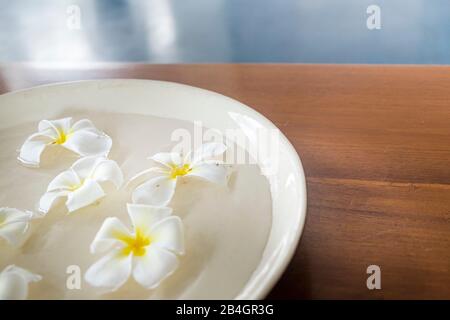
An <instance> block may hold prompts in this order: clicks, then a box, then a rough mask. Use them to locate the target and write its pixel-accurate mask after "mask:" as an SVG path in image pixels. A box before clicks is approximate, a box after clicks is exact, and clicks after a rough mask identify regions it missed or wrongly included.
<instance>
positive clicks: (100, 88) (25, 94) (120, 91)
mask: <svg viewBox="0 0 450 320" xmlns="http://www.w3.org/2000/svg"><path fill="white" fill-rule="evenodd" d="M94 101H95V103H93V102H94ZM130 101H132V103H130ZM148 101H152V103H151V104H149V103H148ZM68 104H70V105H72V106H77V105H93V104H94V105H95V108H96V109H97V110H98V111H102V110H104V111H110V112H124V109H123V108H124V105H126V106H127V109H126V112H129V113H136V114H145V115H153V116H159V117H167V118H175V119H181V120H187V121H198V120H201V121H202V123H203V125H204V126H205V127H209V128H217V129H219V130H221V131H226V129H238V130H243V132H244V133H245V135H246V137H247V138H248V141H247V143H248V144H250V145H251V144H252V143H255V141H254V137H253V136H252V134H253V133H252V132H254V130H256V129H261V128H265V129H268V130H274V129H276V127H275V125H274V124H273V123H272V122H270V121H269V120H268V119H266V118H265V117H263V116H262V115H261V114H259V113H258V112H256V111H255V110H253V109H251V108H249V107H247V106H245V105H243V104H242V103H240V102H238V101H236V100H233V99H230V98H228V97H225V96H223V95H220V94H218V93H214V92H211V91H207V90H203V89H199V88H194V87H191V86H187V85H182V84H177V83H171V82H162V81H151V80H126V79H124V80H93V81H79V82H71V83H62V84H54V85H46V86H39V87H35V88H31V89H26V90H22V91H17V92H12V93H8V94H4V95H1V96H0V106H1V117H0V127H1V128H5V127H7V126H11V125H15V124H20V123H22V122H25V121H35V120H36V119H51V118H54V116H55V115H56V114H58V112H59V111H61V109H62V108H63V107H65V108H67V107H68V106H69V105H68ZM30 106H32V107H30ZM161 106H163V107H161ZM279 138H280V139H279V144H278V148H277V153H276V154H274V155H273V156H274V157H275V158H274V159H276V160H277V161H272V162H271V159H264V161H265V163H264V164H262V163H259V164H260V165H261V166H267V165H268V164H269V165H272V166H274V167H272V168H275V169H276V170H275V171H274V172H276V173H275V174H273V175H271V176H270V179H269V181H270V184H271V194H272V204H273V208H272V214H273V217H272V227H271V231H270V235H269V239H268V241H267V245H266V247H265V249H264V253H263V257H262V259H261V261H260V263H259V265H258V267H257V268H256V269H255V270H254V272H253V274H252V276H251V278H250V279H249V281H248V282H247V284H246V285H245V286H244V287H243V288H242V290H241V291H240V293H239V294H238V295H237V296H236V298H237V299H261V298H264V297H265V296H266V295H267V294H268V293H269V291H270V290H271V288H272V287H273V286H274V285H275V284H276V282H277V281H278V279H279V278H280V276H281V275H282V273H283V271H284V270H285V268H286V267H287V265H288V263H289V261H290V260H291V258H292V256H293V254H294V252H295V249H296V247H297V243H298V241H299V238H300V235H301V233H302V229H303V225H304V222H305V216H306V184H305V176H304V172H303V168H302V165H301V162H300V159H299V157H298V155H297V153H296V151H295V149H294V148H293V147H292V145H291V144H290V143H289V141H288V139H287V138H286V137H285V136H284V135H283V134H281V133H280V135H279ZM258 143H261V141H259V142H258ZM263 143H265V142H264V141H263ZM267 143H268V141H267Z"/></svg>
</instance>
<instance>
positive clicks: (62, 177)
mask: <svg viewBox="0 0 450 320" xmlns="http://www.w3.org/2000/svg"><path fill="white" fill-rule="evenodd" d="M80 183H81V180H80V178H79V177H78V176H77V175H76V174H75V172H73V171H72V170H67V171H63V172H61V173H60V174H58V175H57V176H56V177H55V178H54V179H53V180H52V181H51V182H50V183H49V185H48V187H47V192H48V191H61V190H69V189H70V188H72V187H74V186H77V185H79V184H80Z"/></svg>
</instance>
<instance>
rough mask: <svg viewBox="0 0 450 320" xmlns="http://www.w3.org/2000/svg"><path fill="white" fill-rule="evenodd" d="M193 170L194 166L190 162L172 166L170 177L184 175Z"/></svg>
mask: <svg viewBox="0 0 450 320" xmlns="http://www.w3.org/2000/svg"><path fill="white" fill-rule="evenodd" d="M191 171H192V168H191V166H190V165H188V164H184V165H182V166H175V165H173V166H172V169H171V171H170V178H172V179H175V178H176V177H180V176H184V175H186V174H188V173H189V172H191Z"/></svg>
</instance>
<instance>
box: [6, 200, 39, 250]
mask: <svg viewBox="0 0 450 320" xmlns="http://www.w3.org/2000/svg"><path fill="white" fill-rule="evenodd" d="M33 216H34V215H33V213H32V212H30V211H21V210H18V209H14V208H0V238H3V239H5V240H6V241H7V242H8V243H9V244H10V245H13V246H18V245H20V244H21V243H23V241H24V240H25V238H26V236H27V231H28V228H29V225H30V220H31V219H33Z"/></svg>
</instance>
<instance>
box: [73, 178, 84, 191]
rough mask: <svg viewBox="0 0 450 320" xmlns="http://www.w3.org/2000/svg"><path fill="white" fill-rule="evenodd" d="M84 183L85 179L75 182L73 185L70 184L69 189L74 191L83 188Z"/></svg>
mask: <svg viewBox="0 0 450 320" xmlns="http://www.w3.org/2000/svg"><path fill="white" fill-rule="evenodd" d="M83 184H84V180H81V181H80V183H78V184H73V185H71V186H69V190H70V191H72V192H73V191H75V190H77V189H79V188H81V186H82V185H83Z"/></svg>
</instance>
